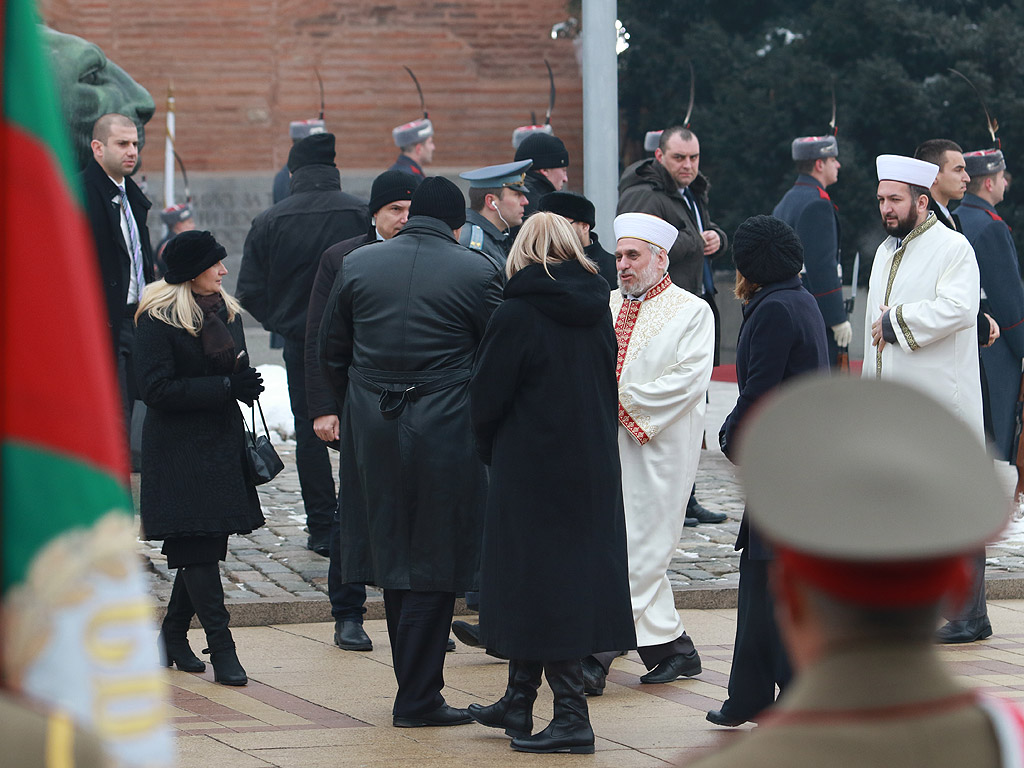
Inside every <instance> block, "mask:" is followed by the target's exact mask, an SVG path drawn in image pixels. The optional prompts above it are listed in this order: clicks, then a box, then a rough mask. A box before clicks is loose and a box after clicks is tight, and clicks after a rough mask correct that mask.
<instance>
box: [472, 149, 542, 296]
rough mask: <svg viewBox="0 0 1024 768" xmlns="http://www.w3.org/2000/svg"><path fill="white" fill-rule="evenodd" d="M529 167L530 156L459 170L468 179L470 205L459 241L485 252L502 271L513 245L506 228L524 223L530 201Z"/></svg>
mask: <svg viewBox="0 0 1024 768" xmlns="http://www.w3.org/2000/svg"><path fill="white" fill-rule="evenodd" d="M529 167H530V161H529V160H519V161H517V162H513V163H502V164H501V165H488V166H486V167H484V168H477V169H476V170H473V171H466V172H465V173H460V174H459V177H460V178H463V179H465V180H466V181H468V182H469V208H468V209H467V210H466V226H464V227H463V228H462V234H461V235H460V237H459V242H460V243H461V244H462V245H464V246H466V247H467V248H470V249H472V250H474V251H479V252H480V253H482V254H484V255H485V256H487V258H489V259H490V260H491V261H493V262H494V263H495V264H496V265H498V266H499V267H500V268H501V270H502V275H504V273H505V272H504V270H505V262H506V261H507V260H508V253H509V251H510V250H511V248H512V238H511V237H510V236H509V230H510V229H511V228H512V227H518V226H519V225H520V224H522V223H523V215H524V211H525V210H526V204H527V202H529V198H528V197H527V196H526V171H527V169H528V168H529ZM503 279H504V278H503Z"/></svg>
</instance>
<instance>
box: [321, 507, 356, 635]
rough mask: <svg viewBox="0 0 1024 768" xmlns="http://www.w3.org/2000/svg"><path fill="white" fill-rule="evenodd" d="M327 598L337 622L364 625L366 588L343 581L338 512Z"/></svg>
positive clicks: (333, 517)
mask: <svg viewBox="0 0 1024 768" xmlns="http://www.w3.org/2000/svg"><path fill="white" fill-rule="evenodd" d="M327 597H328V598H330V601H331V615H332V616H333V617H334V620H335V621H358V622H359V623H360V624H362V623H363V614H364V613H366V608H365V603H366V587H365V586H364V585H362V584H346V583H345V582H344V581H342V579H341V524H340V523H339V522H338V515H337V512H335V514H334V515H333V516H332V522H331V559H330V565H328V566H327Z"/></svg>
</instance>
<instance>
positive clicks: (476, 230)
mask: <svg viewBox="0 0 1024 768" xmlns="http://www.w3.org/2000/svg"><path fill="white" fill-rule="evenodd" d="M459 243H460V244H461V245H464V246H466V247H467V248H470V249H471V250H474V251H479V252H480V253H482V254H484V255H485V256H486V257H487V258H488V259H490V260H491V261H493V262H494V263H495V264H496V265H498V267H500V268H501V274H502V281H503V282H504V280H505V277H504V275H505V263H506V262H507V261H508V252H509V250H511V248H512V241H511V238H509V237H508V235H506V234H505V233H504V232H501V231H499V230H498V228H497V227H496V226H494V225H493V224H492V223H491V222H489V221H488V220H487V219H486V218H484V217H483V215H481V214H480V213H479V212H478V211H474V210H473V209H471V208H467V209H466V223H465V225H464V226H463V227H462V233H461V234H460V235H459Z"/></svg>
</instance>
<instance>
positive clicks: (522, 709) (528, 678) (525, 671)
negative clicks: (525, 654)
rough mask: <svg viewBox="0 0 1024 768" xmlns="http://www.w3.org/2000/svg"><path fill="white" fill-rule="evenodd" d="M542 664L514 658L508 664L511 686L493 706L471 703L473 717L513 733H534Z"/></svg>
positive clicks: (470, 714) (490, 726)
mask: <svg viewBox="0 0 1024 768" xmlns="http://www.w3.org/2000/svg"><path fill="white" fill-rule="evenodd" d="M541 669H542V666H541V663H540V662H539V661H523V660H522V659H512V660H510V661H509V663H508V687H507V688H505V695H504V696H502V697H501V698H500V699H498V701H496V702H495V703H494V704H491V705H490V706H487V707H483V706H480V705H479V704H470V705H469V716H470V717H472V718H473V719H474V720H476V721H477V722H478V723H480V725H486V726H487V727H489V728H504V729H505V733H506V734H507V735H509V736H513V737H515V736H529V735H530V734H531V733H533V702H535V701H536V700H537V689H538V688H539V687H540V673H541Z"/></svg>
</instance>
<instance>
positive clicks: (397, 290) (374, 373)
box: [320, 177, 502, 728]
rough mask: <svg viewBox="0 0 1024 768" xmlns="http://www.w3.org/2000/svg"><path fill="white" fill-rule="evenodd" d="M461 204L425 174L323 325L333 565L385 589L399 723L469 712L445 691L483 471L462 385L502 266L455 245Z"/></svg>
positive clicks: (345, 275)
mask: <svg viewBox="0 0 1024 768" xmlns="http://www.w3.org/2000/svg"><path fill="white" fill-rule="evenodd" d="M465 206H466V201H465V198H464V197H463V195H462V192H460V191H459V189H458V187H456V186H455V185H454V184H453V183H452V182H450V181H448V180H447V179H444V178H441V177H431V178H427V179H425V180H424V181H423V183H422V184H420V186H419V187H418V188H417V189H416V192H415V193H414V194H413V198H412V204H411V206H410V209H409V214H410V216H409V221H408V222H407V223H406V225H405V227H403V228H402V230H401V232H399V233H398V234H397V235H396V236H395V237H393V238H392V239H391V240H388V241H386V242H383V243H377V244H375V245H372V246H365V247H361V248H357V249H356V250H354V251H352V252H351V253H349V254H348V255H347V256H346V257H345V258H344V259H343V260H342V262H341V267H340V270H339V272H338V276H337V278H336V280H335V284H334V288H333V290H332V292H331V296H330V297H329V299H328V302H327V309H326V311H325V314H324V319H323V323H322V325H321V328H320V357H321V365H322V367H323V372H324V375H325V377H326V378H327V380H328V382H329V384H330V385H331V387H332V389H333V391H334V394H335V399H336V400H337V404H338V412H339V413H340V414H341V425H340V439H341V485H342V488H343V489H344V492H343V493H342V494H341V503H340V505H339V510H338V516H339V521H340V526H341V536H342V540H343V541H345V542H346V546H345V547H344V548H343V551H342V553H341V575H342V578H343V579H344V580H345V581H346V582H362V583H366V584H375V585H376V586H378V587H380V588H382V589H383V590H384V604H385V609H386V613H387V622H388V635H389V637H390V639H391V653H392V660H393V662H394V668H395V677H396V679H397V681H398V694H397V696H396V697H395V703H394V708H393V716H394V719H393V722H394V725H395V726H396V727H406V728H408V727H420V726H445V725H460V724H462V723H468V722H471V718H470V717H469V715H468V713H467V712H466V710H464V709H456V708H453V707H450V706H448V704H446V703H445V699H444V697H443V696H442V695H441V689H442V688H443V686H444V656H445V649H446V646H447V643H448V628H449V625H450V624H451V620H452V612H453V609H454V606H455V595H456V593H458V592H465V591H467V590H473V589H476V587H477V578H478V575H477V574H478V569H479V558H480V547H481V536H482V527H483V510H484V505H485V501H486V488H487V483H486V476H485V473H484V466H483V464H482V463H481V462H480V460H479V459H478V458H477V456H476V453H475V450H474V439H473V433H472V426H471V424H470V415H469V393H468V386H469V377H470V373H471V369H472V366H473V361H474V359H475V357H476V351H477V347H478V346H479V344H480V341H481V339H482V338H483V333H484V328H485V327H486V325H487V321H488V319H489V318H490V315H491V313H492V312H493V311H494V309H495V308H496V307H497V306H498V304H499V303H500V301H501V286H502V275H501V273H500V270H499V267H498V265H497V264H495V263H494V262H493V261H491V260H490V259H487V258H483V257H481V255H480V254H479V253H474V252H472V251H469V250H467V249H465V248H463V247H462V246H460V245H459V244H458V234H459V230H460V229H461V228H462V226H463V224H464V223H465V220H466V210H465Z"/></svg>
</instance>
